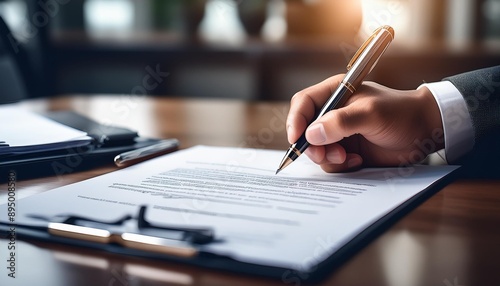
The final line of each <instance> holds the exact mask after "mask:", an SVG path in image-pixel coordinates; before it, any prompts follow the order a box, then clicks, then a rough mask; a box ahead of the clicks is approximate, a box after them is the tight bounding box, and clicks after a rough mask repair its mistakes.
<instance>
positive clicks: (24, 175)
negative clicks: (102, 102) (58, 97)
mask: <svg viewBox="0 0 500 286" xmlns="http://www.w3.org/2000/svg"><path fill="white" fill-rule="evenodd" d="M43 115H44V116H46V117H48V118H50V119H52V120H54V121H57V122H59V123H62V124H64V125H67V126H70V127H73V128H75V129H78V130H81V131H84V132H87V134H88V135H89V136H90V137H92V138H93V143H92V144H90V145H86V146H83V147H75V148H64V149H61V150H52V151H41V152H31V153H27V154H19V155H5V156H0V174H6V173H7V172H8V171H10V170H14V171H16V174H17V177H18V179H19V180H22V179H30V178H36V177H41V176H61V175H64V174H70V173H74V172H77V171H83V170H88V169H91V168H95V167H98V166H103V165H109V164H113V159H114V157H115V156H116V155H118V154H120V153H123V152H126V151H130V150H134V149H137V148H141V147H146V146H149V145H152V144H155V143H158V142H159V141H160V140H159V139H152V138H143V137H140V136H139V134H138V133H137V132H136V131H133V130H130V129H127V128H123V127H117V126H111V125H104V124H100V123H98V122H96V121H94V120H91V119H89V118H87V117H85V116H82V115H80V114H78V113H75V112H72V111H55V112H48V113H46V114H43ZM6 177H7V176H6V175H3V176H0V182H1V181H5V178H6Z"/></svg>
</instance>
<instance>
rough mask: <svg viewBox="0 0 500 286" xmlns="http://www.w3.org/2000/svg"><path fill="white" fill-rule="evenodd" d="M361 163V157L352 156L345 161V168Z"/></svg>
mask: <svg viewBox="0 0 500 286" xmlns="http://www.w3.org/2000/svg"><path fill="white" fill-rule="evenodd" d="M359 165H361V158H358V157H354V158H352V159H350V160H349V161H347V168H354V167H357V166H359Z"/></svg>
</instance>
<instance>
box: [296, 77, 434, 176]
mask: <svg viewBox="0 0 500 286" xmlns="http://www.w3.org/2000/svg"><path fill="white" fill-rule="evenodd" d="M342 79H343V75H336V76H333V77H331V78H329V79H327V80H325V81H323V82H321V83H319V84H317V85H314V86H311V87H309V88H306V89H304V90H302V91H300V92H298V93H297V94H295V95H294V96H293V98H292V100H291V105H290V111H289V113H288V117H287V133H288V141H289V142H290V144H291V143H293V142H295V141H296V140H297V139H298V138H299V137H300V135H301V134H302V133H303V132H304V130H306V128H307V130H306V138H307V141H308V142H309V143H310V144H311V146H309V148H308V149H307V150H306V152H305V153H306V154H307V156H309V158H311V160H312V161H314V162H315V163H317V164H319V165H321V167H322V168H323V170H325V171H327V172H341V171H350V170H355V169H359V168H361V167H379V166H402V165H406V164H409V163H416V162H418V161H421V160H423V159H424V158H425V157H426V156H427V155H428V154H430V153H432V152H435V151H437V150H440V149H442V148H443V147H444V135H443V127H442V121H441V115H440V112H439V108H438V106H437V103H436V101H435V100H434V97H433V96H432V94H431V93H430V91H429V90H428V89H427V88H425V87H424V88H420V89H418V90H409V91H401V90H395V89H390V88H388V87H385V86H382V85H379V84H376V83H373V82H364V83H363V84H362V85H361V86H360V87H359V88H358V89H357V91H356V92H355V93H354V94H353V95H352V96H351V97H350V98H349V100H348V101H347V102H346V104H345V106H344V107H341V108H338V109H335V110H331V111H329V112H327V113H326V114H325V115H324V116H322V117H321V118H319V119H318V120H317V121H315V122H313V123H311V124H310V125H309V123H310V122H311V121H312V120H314V115H315V112H316V111H317V110H319V109H320V108H321V107H322V106H323V104H324V103H325V102H326V101H327V99H328V98H329V97H330V95H331V94H332V93H333V91H334V90H335V89H336V88H337V86H338V85H339V83H340V81H341V80H342Z"/></svg>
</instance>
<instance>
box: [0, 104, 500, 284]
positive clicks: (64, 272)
mask: <svg viewBox="0 0 500 286" xmlns="http://www.w3.org/2000/svg"><path fill="white" fill-rule="evenodd" d="M24 105H26V106H28V107H29V108H31V109H33V110H35V111H44V110H61V109H71V110H75V111H77V112H79V113H82V114H85V115H87V116H89V117H91V118H93V119H95V120H97V121H99V122H101V123H109V124H116V125H121V126H126V127H130V128H133V129H135V130H138V131H139V132H140V134H141V135H143V136H150V137H158V138H170V137H175V138H178V139H179V140H180V142H181V148H187V147H190V146H194V145H198V144H204V145H217V146H237V147H254V148H267V149H283V150H284V149H285V148H287V147H288V144H287V142H286V139H285V138H286V136H285V125H284V120H285V118H286V114H287V111H288V104H287V103H286V102H271V103H270V102H252V103H248V102H243V101H237V100H200V99H197V100H194V99H178V98H146V97H139V96H108V97H106V96H93V97H66V98H56V99H51V100H33V101H28V102H27V103H24ZM114 170H116V168H115V167H113V166H112V165H109V166H104V167H102V168H98V169H95V170H90V171H85V172H80V173H75V174H71V175H66V176H62V177H58V178H56V177H48V178H39V179H33V180H26V181H20V182H18V185H17V198H18V199H19V198H22V197H26V196H29V195H33V194H36V193H40V192H44V191H47V190H50V189H52V188H55V187H59V186H63V185H67V184H69V183H73V182H78V181H81V180H84V179H87V178H91V177H93V176H96V175H100V174H103V173H106V172H110V171H114ZM5 190H6V187H4V188H2V189H1V191H0V201H1V202H5V201H6V196H7V195H6V191H5ZM20 207H22V204H21V205H20ZM0 245H4V244H0ZM298 247H300V246H298ZM0 255H1V256H2V257H5V256H4V255H6V252H5V249H2V250H0ZM17 255H18V265H17V268H18V269H17V278H15V279H11V278H8V277H5V276H4V277H0V282H2V283H0V284H1V285H52V286H57V285H124V286H125V285H164V284H168V285H283V284H285V285H286V284H291V285H300V284H302V283H300V282H301V281H282V280H279V279H278V280H272V279H266V278H260V277H254V276H244V275H237V274H232V273H228V272H223V271H213V270H206V269H203V268H199V267H193V266H188V265H181V264H174V263H169V262H165V261H156V260H147V259H141V258H136V257H128V256H123V255H117V254H110V253H105V252H102V251H96V250H90V249H83V248H78V247H72V246H66V245H57V244H51V243H40V242H36V241H17ZM499 258H500V181H499V180H485V179H457V180H456V181H454V182H452V183H450V184H449V185H448V186H446V187H445V188H443V189H442V190H441V191H439V192H438V193H436V194H435V195H433V196H432V197H430V198H429V199H427V200H426V201H425V202H423V203H422V204H420V205H419V206H418V207H416V208H415V209H413V210H412V211H410V212H409V213H408V214H406V215H405V216H404V217H402V218H401V219H400V220H398V221H397V222H396V223H394V224H393V225H391V226H390V227H389V228H388V229H386V230H385V231H384V232H383V233H382V234H381V235H379V236H378V237H376V238H375V239H373V240H372V241H371V242H370V243H369V244H367V245H366V246H364V247H363V248H362V249H361V250H359V251H358V252H356V253H355V254H354V255H352V256H351V257H349V258H348V259H347V260H346V261H345V262H344V263H342V264H341V265H340V266H339V267H337V268H335V269H332V272H331V275H329V276H328V277H327V278H326V279H325V280H323V282H322V284H323V285H394V286H396V285H397V286H399V285H410V286H411V285H445V286H448V285H450V286H451V285H453V286H455V285H467V286H469V285H497V286H498V285H500V271H499V270H500V262H499V261H500V260H499ZM0 260H2V261H4V259H3V258H2V259H0ZM0 265H2V268H4V266H5V265H6V262H5V261H4V262H2V263H0ZM2 273H3V271H2ZM4 282H6V283H7V284H5V283H4Z"/></svg>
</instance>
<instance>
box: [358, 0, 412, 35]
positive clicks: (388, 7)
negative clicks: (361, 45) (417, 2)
mask: <svg viewBox="0 0 500 286" xmlns="http://www.w3.org/2000/svg"><path fill="white" fill-rule="evenodd" d="M361 5H362V6H361V7H362V13H363V21H362V23H361V29H360V32H361V33H362V35H364V36H367V35H370V34H371V33H372V32H373V31H374V30H375V29H377V28H378V27H380V26H383V25H390V26H392V27H393V28H394V30H395V31H396V35H397V36H396V39H395V40H397V39H399V38H401V37H405V35H406V34H407V33H408V32H409V26H410V24H411V23H410V21H411V15H410V11H409V10H410V9H409V7H408V6H409V5H408V1H397V0H361Z"/></svg>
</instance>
